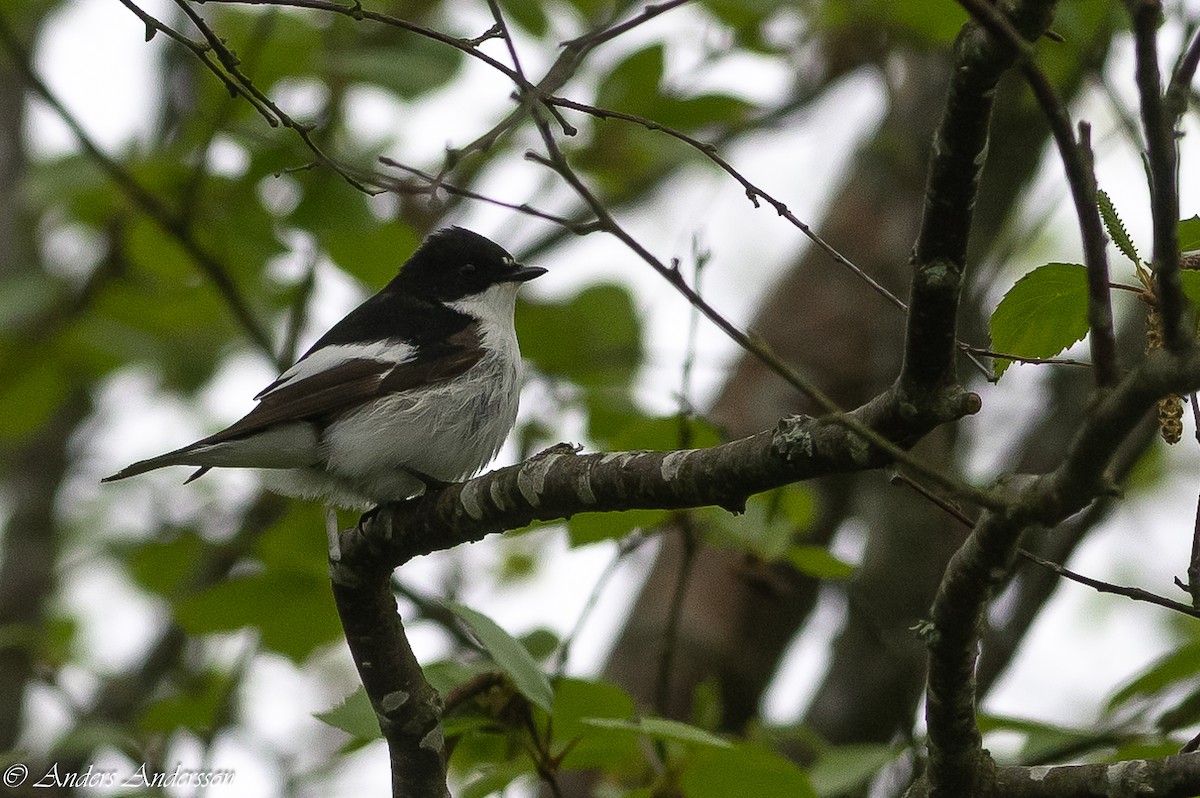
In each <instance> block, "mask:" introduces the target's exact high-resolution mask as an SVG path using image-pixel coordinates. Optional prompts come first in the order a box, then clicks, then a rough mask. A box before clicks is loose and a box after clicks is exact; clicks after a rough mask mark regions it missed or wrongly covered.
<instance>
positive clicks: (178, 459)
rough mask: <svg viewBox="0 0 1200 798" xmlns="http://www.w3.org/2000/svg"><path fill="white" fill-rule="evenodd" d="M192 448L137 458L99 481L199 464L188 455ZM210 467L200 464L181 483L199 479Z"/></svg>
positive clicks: (127, 477) (113, 480) (186, 447)
mask: <svg viewBox="0 0 1200 798" xmlns="http://www.w3.org/2000/svg"><path fill="white" fill-rule="evenodd" d="M192 450H193V447H192V446H185V447H184V448H182V449H176V450H175V451H173V452H167V453H166V454H160V455H159V456H158V457H151V458H150V459H148V460H139V461H138V462H136V463H134V464H133V465H128V466H125V467H124V468H122V469H121V470H120V471H118V472H117V473H115V474H112V475H110V476H107V477H104V478H103V479H101V480H100V481H101V482H116V481H117V480H119V479H129V478H130V477H136V476H138V475H139V474H145V473H146V472H147V471H154V470H156V469H159V468H166V467H167V466H175V465H200V464H199V463H197V462H195V461H194V460H193V459H192V457H190V456H189V455H191V454H192V453H193V452H192ZM211 468H212V466H200V468H199V469H197V471H196V472H195V473H194V474H192V475H191V476H190V477H188V478H187V479H186V480H184V483H183V484H185V485H186V484H187V483H189V482H191V481H192V480H193V479H199V478H200V477H202V476H204V475H205V474H206V473H207V472H208V471H209V469H211Z"/></svg>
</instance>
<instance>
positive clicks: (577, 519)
mask: <svg viewBox="0 0 1200 798" xmlns="http://www.w3.org/2000/svg"><path fill="white" fill-rule="evenodd" d="M669 516H670V513H668V512H667V511H666V510H627V511H625V512H623V513H580V514H579V515H575V516H572V517H571V519H570V520H568V521H567V532H568V534H569V535H570V538H571V545H572V546H586V545H588V544H590V543H599V542H600V541H602V540H620V539H621V538H623V537H625V536H626V535H628V534H629V533H630V532H632V531H633V530H635V529H655V528H657V527H660V526H662V524H663V522H665V521H666V520H667V518H668V517H669Z"/></svg>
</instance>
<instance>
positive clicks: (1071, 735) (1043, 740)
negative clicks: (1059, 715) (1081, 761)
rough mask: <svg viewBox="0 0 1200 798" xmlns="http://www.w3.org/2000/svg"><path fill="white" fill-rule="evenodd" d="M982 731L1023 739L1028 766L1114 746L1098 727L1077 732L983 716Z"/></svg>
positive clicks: (1019, 719)
mask: <svg viewBox="0 0 1200 798" xmlns="http://www.w3.org/2000/svg"><path fill="white" fill-rule="evenodd" d="M979 730H980V731H981V732H984V733H988V732H993V731H1010V732H1017V733H1019V734H1021V735H1023V736H1024V738H1025V741H1024V744H1023V745H1022V746H1021V755H1020V756H1021V759H1022V761H1026V762H1042V761H1045V760H1046V759H1047V758H1055V759H1057V758H1060V757H1061V756H1062V752H1063V751H1071V752H1072V755H1077V754H1081V753H1082V752H1084V751H1089V750H1092V749H1094V748H1101V747H1107V746H1108V745H1110V744H1111V743H1112V738H1113V735H1112V734H1111V733H1110V732H1105V731H1103V730H1102V729H1099V728H1095V727H1092V728H1087V729H1077V728H1071V727H1069V726H1060V725H1056V724H1053V723H1043V722H1041V721H1035V720H1025V719H1023V718H1011V717H1004V716H1000V715H982V714H981V715H980V716H979Z"/></svg>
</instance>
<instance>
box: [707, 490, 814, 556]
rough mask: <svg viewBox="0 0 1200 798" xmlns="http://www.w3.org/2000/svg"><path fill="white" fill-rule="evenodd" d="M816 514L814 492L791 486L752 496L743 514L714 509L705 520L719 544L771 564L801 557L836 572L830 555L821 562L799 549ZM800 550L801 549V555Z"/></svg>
mask: <svg viewBox="0 0 1200 798" xmlns="http://www.w3.org/2000/svg"><path fill="white" fill-rule="evenodd" d="M815 513H816V504H815V502H814V500H813V494H812V491H811V490H809V489H808V488H807V487H805V486H803V485H789V486H787V487H783V488H779V489H777V490H772V491H767V492H766V493H760V494H758V495H756V496H751V497H750V498H749V500H747V502H746V510H745V512H743V513H741V514H740V515H732V514H730V513H729V512H726V511H724V510H712V511H709V512H706V513H705V519H706V521H707V523H708V529H709V538H710V539H711V540H712V541H713V542H714V543H716V544H718V545H723V546H728V547H732V548H737V549H740V550H742V551H746V552H749V553H751V554H754V555H755V556H756V557H758V558H759V559H761V560H765V561H767V562H779V561H783V560H792V558H793V557H794V556H797V557H799V559H800V560H801V561H805V564H806V565H810V566H812V567H814V568H821V567H826V568H830V569H833V568H834V566H833V565H832V563H831V562H829V560H831V559H832V557H831V556H829V555H828V553H826V557H827V558H828V559H826V560H824V561H822V562H821V563H818V562H817V559H818V557H819V556H820V555H817V554H813V553H811V550H810V549H807V548H803V547H799V546H797V539H798V538H799V537H800V536H802V535H803V533H804V531H805V530H806V529H807V528H808V527H809V526H811V525H812V521H813V517H814V515H815ZM797 549H800V553H799V554H798V555H797V554H796V551H797ZM797 567H799V566H797Z"/></svg>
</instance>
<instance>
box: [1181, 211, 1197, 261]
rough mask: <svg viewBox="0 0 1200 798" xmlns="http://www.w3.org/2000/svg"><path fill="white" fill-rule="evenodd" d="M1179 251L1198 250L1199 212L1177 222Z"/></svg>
mask: <svg viewBox="0 0 1200 798" xmlns="http://www.w3.org/2000/svg"><path fill="white" fill-rule="evenodd" d="M1178 236H1179V251H1180V252H1195V251H1197V250H1200V214H1197V215H1196V216H1193V217H1192V218H1191V219H1184V220H1183V221H1181V222H1180V223H1179V229H1178Z"/></svg>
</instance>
